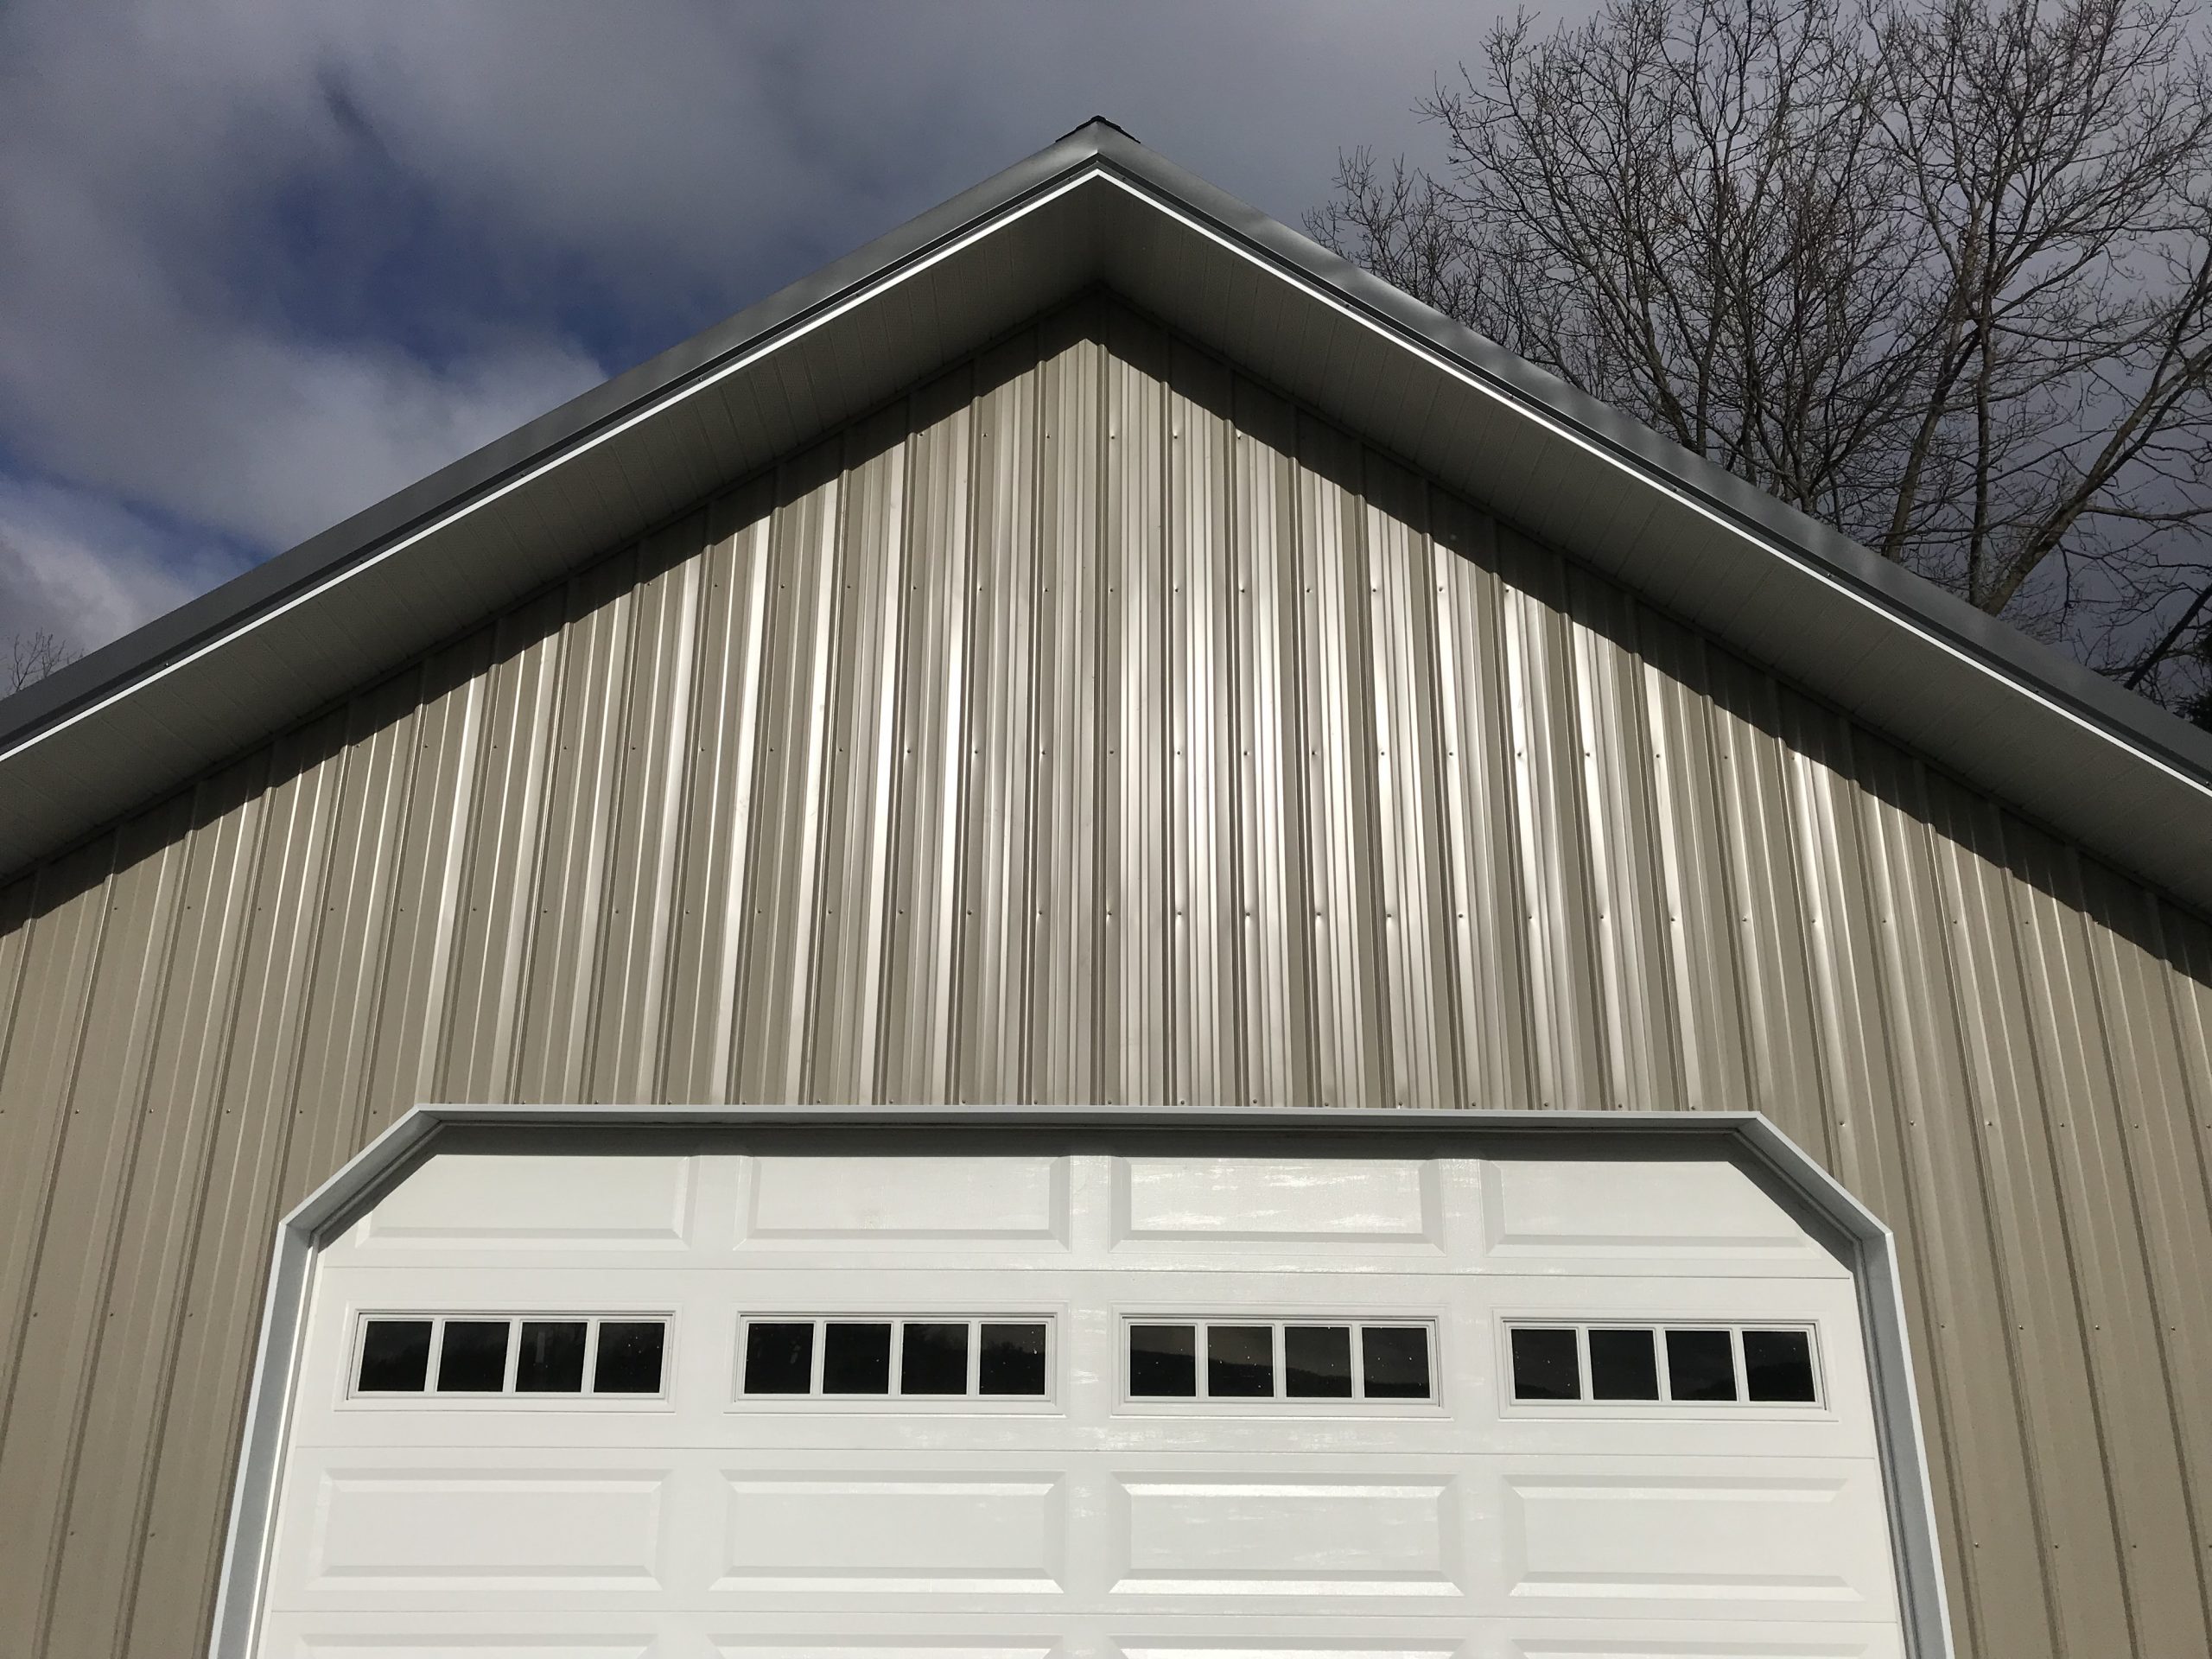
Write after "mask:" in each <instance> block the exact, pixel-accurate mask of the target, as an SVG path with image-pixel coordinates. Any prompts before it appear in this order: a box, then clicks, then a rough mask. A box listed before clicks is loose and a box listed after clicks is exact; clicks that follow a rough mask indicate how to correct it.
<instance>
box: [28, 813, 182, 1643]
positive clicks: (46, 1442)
mask: <svg viewBox="0 0 2212 1659" xmlns="http://www.w3.org/2000/svg"><path fill="white" fill-rule="evenodd" d="M119 842H121V843H124V844H118V843H119ZM129 843H138V844H129ZM145 851H146V849H145V848H144V846H143V842H142V840H141V838H140V837H138V836H126V837H105V838H103V841H102V842H101V844H100V846H99V852H98V857H99V866H102V867H104V866H107V865H109V864H110V863H112V866H113V868H114V874H107V875H106V879H105V880H86V882H85V883H84V886H83V887H82V890H81V892H80V893H79V894H78V895H77V896H76V897H75V898H74V899H73V904H74V905H75V906H79V907H81V908H83V909H84V910H85V911H86V912H88V913H87V914H86V917H85V918H84V921H83V923H82V925H83V926H84V927H85V928H86V930H87V931H88V933H89V934H90V935H91V937H89V938H87V939H86V947H87V948H86V950H85V951H84V953H83V958H82V959H83V960H84V961H85V963H86V965H87V967H88V969H90V977H89V982H87V983H85V984H84V985H83V991H84V995H85V999H86V1001H85V1005H84V1006H83V1007H81V1008H75V1009H67V1010H56V1013H57V1014H59V1015H60V1025H61V1027H63V1029H64V1030H65V1031H66V1032H67V1033H68V1034H67V1037H65V1038H63V1039H62V1041H60V1042H58V1043H56V1044H55V1045H54V1050H53V1051H52V1052H53V1059H52V1061H51V1062H50V1065H51V1070H50V1071H49V1072H48V1076H49V1077H51V1078H52V1079H53V1082H54V1084H55V1085H58V1088H59V1090H60V1099H61V1100H63V1101H66V1102H67V1114H68V1115H67V1121H66V1123H65V1124H64V1126H63V1131H62V1134H61V1135H60V1138H59V1141H58V1144H57V1145H56V1146H55V1147H54V1153H53V1155H52V1158H51V1161H50V1162H49V1163H48V1166H47V1170H48V1176H49V1179H50V1180H51V1182H52V1186H51V1188H50V1193H49V1196H48V1199H47V1202H48V1205H50V1208H48V1210H47V1212H46V1220H47V1230H46V1231H45V1234H44V1236H41V1238H40V1239H39V1240H38V1242H37V1246H36V1249H35V1253H34V1254H33V1255H32V1256H31V1257H30V1259H29V1262H27V1264H26V1265H27V1266H28V1267H29V1287H28V1288H29V1297H28V1301H29V1308H28V1318H27V1319H25V1320H24V1322H23V1324H22V1327H21V1333H20V1338H19V1345H16V1346H15V1351H14V1352H13V1354H12V1355H11V1356H10V1357H11V1359H12V1361H13V1363H12V1364H11V1365H10V1370H9V1373H8V1376H7V1377H6V1379H5V1380H6V1389H5V1392H4V1394H0V1419H5V1420H7V1421H22V1422H26V1423H36V1424H39V1425H41V1430H42V1432H41V1433H38V1434H36V1435H29V1434H14V1435H10V1436H9V1437H8V1439H7V1441H6V1443H5V1445H4V1447H0V1505H4V1507H0V1514H4V1515H5V1516H7V1517H8V1520H7V1522H6V1523H5V1524H6V1529H7V1536H8V1538H9V1540H10V1542H9V1545H8V1547H7V1548H0V1557H4V1558H5V1560H6V1565H5V1566H4V1567H0V1605H5V1606H8V1607H10V1608H11V1609H14V1610H16V1611H17V1613H18V1615H19V1616H20V1617H21V1618H22V1626H21V1637H22V1646H23V1647H24V1648H26V1649H32V1650H35V1649H37V1648H38V1647H39V1646H40V1645H41V1643H42V1642H43V1641H44V1639H45V1638H46V1637H47V1636H48V1633H49V1632H50V1631H51V1630H53V1629H54V1628H55V1627H56V1626H57V1624H59V1623H60V1618H61V1617H62V1616H63V1615H64V1614H65V1612H66V1611H67V1602H66V1601H65V1600H64V1598H63V1594H62V1591H63V1586H62V1585H61V1584H60V1583H59V1582H58V1580H60V1579H62V1578H63V1577H64V1576H65V1573H64V1567H65V1566H67V1565H73V1564H74V1563H75V1561H76V1554H75V1551H74V1549H71V1550H69V1551H68V1552H67V1553H65V1552H64V1549H63V1545H64V1542H65V1541H66V1540H67V1537H68V1530H69V1529H68V1524H67V1523H68V1520H69V1516H70V1511H71V1510H73V1509H74V1508H75V1507H76V1505H75V1503H74V1502H73V1497H74V1494H73V1491H72V1487H73V1474H74V1471H75V1469H76V1467H77V1465H78V1464H79V1457H80V1454H81V1452H82V1451H83V1449H84V1435H85V1429H86V1421H85V1420H86V1404H87V1397H88V1395H91V1393H92V1390H93V1389H94V1388H95V1386H96V1384H97V1383H98V1382H99V1380H100V1378H101V1376H102V1372H101V1370H100V1369H99V1366H98V1364H97V1354H98V1350H99V1346H100V1345H101V1344H102V1343H103V1342H104V1341H105V1337H106V1332H105V1329H104V1325H105V1313H104V1310H105V1300H106V1297H105V1291H106V1289H107V1287H108V1284H109V1276H110V1274H111V1272H112V1270H113V1268H114V1263H115V1256H114V1249H115V1242H116V1234H117V1232H118V1229H119V1227H120V1224H121V1220H122V1211H121V1205H122V1202H123V1198H124V1191H125V1190H126V1188H127V1186H128V1185H129V1180H130V1166H131V1164H132V1161H133V1154H135V1153H136V1151H137V1145H138V1140H139V1131H140V1129H141V1128H142V1127H143V1122H144V1120H143V1116H142V1115H141V1112H140V1109H139V1104H138V1101H137V1091H136V1090H135V1089H133V1088H132V1087H130V1083H129V1081H127V1079H129V1077H130V1066H131V1063H132V1061H133V1060H134V1059H142V1058H143V1056H137V1055H134V1054H132V1053H131V1052H130V1050H132V1049H136V1048H138V1047H140V1046H141V1044H142V1042H143V1039H139V1040H134V1041H129V1042H111V1041H105V1040H102V1039H101V1038H100V1037H99V1035H98V1034H97V1033H99V1032H101V1031H103V1030H111V1031H117V1032H131V1033H132V1035H133V1037H134V1038H136V1037H137V1032H135V1031H134V1030H133V1027H134V1026H135V1025H136V1024H137V1020H136V1019H134V1016H142V1015H143V1013H144V1012H145V1010H144V1009H143V1007H141V1006H137V1005H141V1004H143V1001H145V999H146V993H147V990H148V988H149V987H148V982H147V978H146V976H144V975H143V974H142V973H141V972H140V971H139V969H140V964H141V963H143V959H144V957H145V956H146V954H147V953H148V950H149V947H150V946H152V945H153V944H154V940H153V938H151V937H149V936H150V934H151V931H152V929H153V925H154V923H155V920H156V918H155V915H154V913H153V908H154V907H153V906H150V905H149V904H148V902H147V900H148V899H149V898H151V897H153V896H154V895H153V894H152V893H149V892H147V891H145V890H146V889H148V888H149V887H152V888H156V889H157V888H158V887H159V885H160V882H161V875H162V872H161V870H160V868H159V866H158V865H156V867H155V868H151V869H146V868H137V869H134V868H131V862H132V861H131V859H130V855H131V854H133V853H137V854H139V855H142V856H143V853H144V852H145ZM96 868H97V867H96ZM102 874H106V873H105V869H103V870H102ZM86 875H87V876H88V877H89V876H91V875H92V869H89V868H88V869H87V870H86ZM134 899H136V900H137V903H136V904H134V903H133V902H132V901H133V900H134ZM57 1224H59V1225H57ZM79 1228H81V1229H82V1234H81V1236H77V1232H78V1229H79ZM14 1276H15V1275H14V1274H10V1277H11V1278H13V1277H14ZM32 1517H36V1524H35V1525H28V1526H27V1525H26V1524H25V1522H29V1521H30V1520H31V1518H32ZM103 1531H105V1529H104V1528H100V1527H99V1526H97V1524H96V1525H95V1529H94V1541H95V1545H97V1542H98V1541H99V1533H100V1532H103ZM15 1622H16V1621H15V1619H13V1618H10V1620H9V1623H10V1624H14V1623H15ZM11 1634H13V1632H11Z"/></svg>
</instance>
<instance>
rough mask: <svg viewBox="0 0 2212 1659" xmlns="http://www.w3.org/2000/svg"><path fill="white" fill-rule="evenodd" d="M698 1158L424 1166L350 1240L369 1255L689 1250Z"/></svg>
mask: <svg viewBox="0 0 2212 1659" xmlns="http://www.w3.org/2000/svg"><path fill="white" fill-rule="evenodd" d="M698 1163H699V1160H697V1159H696V1158H687V1157H676V1156H656V1155H651V1154H639V1155H635V1156H624V1157H606V1156H601V1157H593V1158H579V1157H574V1156H569V1155H565V1154H516V1153H473V1154H472V1153H461V1154H442V1155H441V1156H437V1157H434V1158H431V1159H429V1160H427V1161H425V1162H424V1163H423V1165H422V1166H420V1167H418V1168H417V1169H416V1170H414V1171H413V1172H412V1173H410V1174H409V1175H408V1176H407V1177H406V1179H404V1180H403V1181H401V1182H400V1183H399V1185H397V1187H395V1188H394V1189H393V1190H392V1191H391V1192H390V1193H388V1194H386V1195H385V1198H382V1199H381V1200H379V1201H378V1205H377V1206H376V1208H375V1210H374V1211H372V1213H371V1214H370V1215H369V1216H368V1217H366V1218H365V1220H364V1221H363V1223H362V1224H360V1225H359V1227H357V1228H355V1229H354V1230H353V1244H354V1246H355V1248H356V1249H358V1250H359V1251H360V1252H362V1253H365V1254H368V1255H392V1254H399V1255H405V1254H407V1253H410V1252H411V1253H416V1254H419V1253H421V1252H423V1251H444V1250H448V1249H451V1248H452V1247H453V1246H454V1245H463V1246H469V1247H474V1248H478V1249H481V1248H485V1247H487V1246H500V1247H506V1248H510V1249H561V1248H563V1247H575V1246H588V1247H589V1248H592V1249H651V1250H665V1249H685V1248H688V1247H689V1245H690V1243H691V1222H692V1217H693V1216H694V1214H695V1213H696V1204H695V1203H694V1193H695V1188H696V1185H697V1178H698Z"/></svg>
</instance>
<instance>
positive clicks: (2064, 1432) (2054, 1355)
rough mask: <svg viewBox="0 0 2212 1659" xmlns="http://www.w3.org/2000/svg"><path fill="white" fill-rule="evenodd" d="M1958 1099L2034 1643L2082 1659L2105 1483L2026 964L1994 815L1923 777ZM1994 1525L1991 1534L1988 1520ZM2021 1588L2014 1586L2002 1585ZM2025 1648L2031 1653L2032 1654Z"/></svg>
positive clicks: (2110, 1616) (2114, 1578)
mask: <svg viewBox="0 0 2212 1659" xmlns="http://www.w3.org/2000/svg"><path fill="white" fill-rule="evenodd" d="M1929 795H1930V797H1931V804H1932V805H1933V807H1934V809H1935V811H1936V815H1937V817H1936V824H1937V827H1938V829H1939V832H1940V838H1939V842H1938V846H1939V857H1940V859H1941V861H1942V867H1943V875H1944V884H1945V888H1946V891H1945V893H1944V894H1943V905H1944V912H1945V920H1946V921H1947V922H1948V924H1949V930H1948V931H1949V933H1950V938H1951V940H1952V952H1951V957H1950V961H1949V963H1948V966H1949V969H1950V972H1951V974H1952V976H1953V978H1954V981H1955V985H1956V991H1955V995H1956V999H1957V1007H1958V1017H1959V1020H1960V1021H1961V1025H1962V1026H1963V1027H1965V1029H1966V1032H1967V1096H1966V1098H1967V1100H1968V1101H1970V1102H1971V1103H1973V1110H1974V1116H1976V1117H1977V1118H1978V1119H1979V1120H1980V1124H1981V1127H1982V1130H1983V1134H1982V1136H1981V1144H1980V1156H1981V1157H1982V1159H1984V1160H1986V1163H1987V1167H1988V1173H1987V1176H1986V1180H1987V1191H1988V1195H1989V1205H1990V1218H1991V1221H1992V1223H1993V1225H1994V1227H1995V1229H1996V1232H1997V1236H1998V1240H1999V1250H1998V1260H1999V1267H2000V1271H2001V1273H2002V1275H2003V1279H2004V1281H2005V1282H2004V1287H2003V1290H2002V1292H2001V1293H2000V1294H2002V1296H2003V1298H2004V1300H2005V1305H2006V1306H2007V1308H2008V1309H2009V1311H2010V1313H2011V1314H2012V1322H2013V1325H2014V1331H2013V1332H2012V1351H2011V1352H2010V1353H2009V1354H2008V1355H2007V1369H2008V1370H2011V1372H2012V1375H2013V1376H2015V1377H2016V1379H2017V1381H2018V1388H2019V1392H2020V1397H2021V1404H2022V1420H2023V1422H2024V1426H2025V1427H2026V1429H2027V1431H2028V1433H2027V1443H2028V1446H2029V1448H2030V1452H2029V1456H2028V1458H2027V1466H2028V1475H2029V1483H2030V1488H2031V1492H2032V1494H2033V1497H2032V1503H2031V1514H2032V1516H2033V1522H2034V1525H2035V1536H2036V1541H2037V1548H2038V1553H2039V1558H2040V1560H2041V1562H2042V1567H2041V1571H2040V1573H2037V1580H2039V1581H2040V1582H2041V1584H2042V1585H2043V1586H2044V1589H2045V1593H2046V1595H2047V1597H2048V1600H2049V1605H2050V1620H2051V1628H2050V1632H2049V1633H2048V1634H2047V1635H2045V1636H2044V1641H2046V1642H2050V1641H2056V1643H2057V1644H2058V1646H2059V1649H2060V1650H2061V1651H2063V1652H2069V1653H2072V1652H2094V1651H2095V1650H2097V1649H2098V1648H2099V1646H2100V1645H2106V1646H2109V1645H2110V1644H2111V1643H2113V1642H2115V1641H2117V1640H2121V1639H2124V1634H2125V1632H2126V1630H2127V1621H2126V1605H2125V1603H2124V1600H2123V1599H2122V1597H2121V1594H2120V1580H2119V1562H2118V1547H2119V1541H2118V1540H2117V1539H2116V1537H2115V1536H2114V1534H2113V1516H2112V1510H2111V1501H2112V1500H2111V1493H2110V1486H2109V1478H2108V1476H2107V1472H2106V1469H2105V1465H2104V1462H2103V1458H2102V1455H2101V1445H2100V1441H2101V1429H2100V1427H2099V1424H2098V1418H2099V1415H2100V1413H2099V1408H2098V1404H2097V1402H2096V1398H2095V1389H2094V1382H2093V1379H2092V1378H2091V1377H2090V1376H2089V1375H2088V1363H2087V1362H2088V1353H2087V1343H2086V1340H2085V1337H2086V1331H2085V1326H2086V1324H2087V1321H2086V1319H2084V1317H2083V1309H2082V1305H2081V1301H2080V1297H2081V1292H2082V1287H2081V1285H2080V1284H2079V1283H2078V1281H2075V1278H2074V1276H2073V1272H2072V1263H2071V1262H2069V1259H2068V1254H2067V1239H2066V1229H2065V1226H2064V1225H2063V1220H2062V1211H2061V1210H2060V1207H2059V1205H2060V1201H2061V1195H2060V1192H2059V1186H2058V1181H2057V1179H2056V1173H2055V1172H2054V1168H2053V1163H2054V1160H2053V1156H2052V1151H2051V1147H2050V1139H2049V1133H2048V1126H2047V1122H2046V1118H2045V1115H2044V1111H2043V1109H2042V1103H2041V1101H2040V1098H2039V1096H2040V1091H2041V1084H2040V1080H2039V1079H2038V1078H2037V1075H2036V1068H2035V1059H2034V1052H2033V1050H2034V1038H2033V1035H2032V1033H2031V1031H2030V1030H2029V1028H2028V1025H2029V1019H2030V1014H2029V1007H2028V1000H2027V992H2026V983H2025V981H2026V973H2027V969H2026V963H2025V962H2024V957H2023V955H2022V951H2021V944H2022V941H2021V940H2020V938H2018V936H2017V934H2016V928H2017V926H2018V920H2017V918H2015V916H2014V914H2013V905H2014V903H2015V900H2016V898H2017V893H2016V883H2015V881H2014V879H2013V878H2012V876H2011V875H2010V874H2009V873H2008V872H2007V871H2006V869H2005V865H2004V857H2005V849H2004V844H2003V834H2004V826H2003V821H2002V818H2001V816H2000V815H1999V813H1998V812H1996V811H1995V810H1993V809H1991V808H1988V807H1986V805H1985V804H1983V803H1981V802H1980V801H1978V800H1974V799H1972V798H1968V797H1966V796H1965V795H1964V794H1963V793H1962V792H1961V791H1958V790H1956V789H1955V788H1954V787H1953V786H1952V785H1949V784H1948V783H1944V782H1940V781H1936V780H1931V783H1930V787H1929ZM1990 1525H1991V1526H1992V1527H1993V1528H1994V1527H1996V1526H1999V1525H2001V1522H2000V1521H1999V1519H1998V1518H1997V1517H1991V1521H1990ZM2012 1583H2013V1585H2015V1586H2018V1589H2020V1590H2024V1589H2025V1588H2026V1587H2027V1586H2025V1585H2024V1584H2022V1583H2021V1582H2020V1580H2012ZM2031 1650H2032V1649H2031Z"/></svg>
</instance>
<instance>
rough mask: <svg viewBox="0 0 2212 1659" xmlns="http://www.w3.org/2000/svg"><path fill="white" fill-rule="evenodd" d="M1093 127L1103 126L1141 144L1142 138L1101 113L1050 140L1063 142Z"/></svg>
mask: <svg viewBox="0 0 2212 1659" xmlns="http://www.w3.org/2000/svg"><path fill="white" fill-rule="evenodd" d="M1093 127H1104V128H1106V129H1108V130H1109V131H1113V132H1118V133H1120V134H1121V135H1122V137H1124V138H1126V139H1128V141H1129V142H1130V143H1133V144H1141V143H1143V142H1144V140H1143V139H1141V138H1140V137H1137V136H1136V134H1135V133H1134V132H1131V131H1130V130H1128V128H1127V127H1125V126H1123V125H1122V124H1121V123H1120V122H1118V121H1116V120H1112V119H1109V118H1108V117H1106V116H1103V115H1094V116H1092V117H1091V118H1090V120H1088V121H1084V122H1079V123H1077V124H1076V125H1074V126H1072V127H1070V128H1069V129H1068V130H1066V131H1065V132H1064V133H1062V134H1061V135H1060V136H1059V137H1057V138H1055V139H1054V140H1052V142H1053V143H1056V144H1065V143H1067V141H1068V140H1069V139H1071V138H1077V137H1082V136H1083V135H1084V133H1086V132H1089V131H1090V130H1091V129H1092V128H1093Z"/></svg>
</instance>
